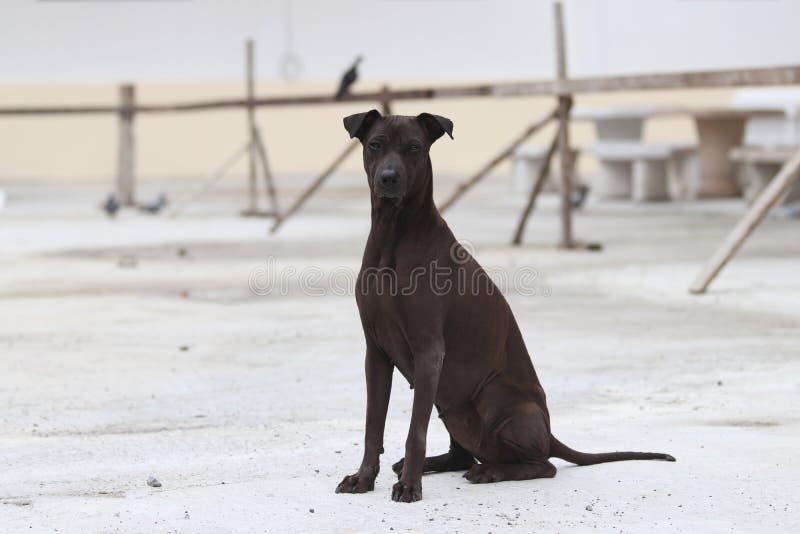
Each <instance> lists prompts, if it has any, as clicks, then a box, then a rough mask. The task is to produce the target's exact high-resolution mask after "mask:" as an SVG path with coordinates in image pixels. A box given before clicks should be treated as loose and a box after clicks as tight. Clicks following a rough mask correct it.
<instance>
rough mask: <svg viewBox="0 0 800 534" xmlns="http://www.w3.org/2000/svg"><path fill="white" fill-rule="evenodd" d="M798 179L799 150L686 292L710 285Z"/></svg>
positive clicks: (701, 291)
mask: <svg viewBox="0 0 800 534" xmlns="http://www.w3.org/2000/svg"><path fill="white" fill-rule="evenodd" d="M798 180H800V150H798V151H797V152H795V154H794V155H793V156H792V157H791V159H790V160H789V161H787V162H786V163H785V164H784V165H783V167H781V170H780V171H778V174H777V175H776V176H775V178H773V179H772V181H771V182H770V183H769V185H767V187H766V188H764V191H762V192H761V194H760V195H759V196H758V198H757V199H756V201H755V203H754V204H753V205H752V206H751V207H750V210H749V211H748V212H747V213H746V214H745V216H744V217H742V219H741V220H740V221H739V222H738V223H737V224H736V226H735V227H734V228H733V230H731V232H730V234H728V237H726V238H725V241H723V242H722V244H721V245H720V246H719V248H718V249H717V250H716V252H714V255H713V256H712V257H711V259H710V260H709V261H708V263H707V264H706V266H705V267H704V268H703V270H702V271H701V272H700V274H699V275H698V276H697V278H696V279H695V280H694V282H693V283H692V285H691V287H690V288H689V291H690V292H691V293H694V294H700V293H705V291H706V289H708V286H709V284H711V282H712V281H713V280H714V278H715V277H716V276H717V275H718V274H719V272H720V271H721V270H722V268H723V267H725V264H727V263H728V261H730V259H731V258H733V256H734V255H735V254H736V252H737V251H738V250H739V248H740V247H741V246H742V245H743V244H744V242H745V240H746V239H747V238H748V237H749V236H750V234H752V233H753V231H754V230H755V229H756V227H757V226H758V225H759V224H760V223H761V221H762V220H764V217H766V215H767V213H769V210H770V209H772V207H773V206H774V205H775V204H777V203H778V201H779V200H780V199H781V197H782V196H783V195H784V194H785V193H786V192H787V191H788V190H789V188H790V187H792V185H793V184H794V183H795V182H796V181H798Z"/></svg>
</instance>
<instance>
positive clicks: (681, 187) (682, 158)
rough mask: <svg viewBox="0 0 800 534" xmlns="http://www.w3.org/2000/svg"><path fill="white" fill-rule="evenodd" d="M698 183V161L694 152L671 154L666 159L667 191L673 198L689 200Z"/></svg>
mask: <svg viewBox="0 0 800 534" xmlns="http://www.w3.org/2000/svg"><path fill="white" fill-rule="evenodd" d="M699 183H700V162H699V160H698V158H697V154H695V153H694V152H682V153H677V154H673V155H672V157H670V158H669V160H667V192H668V194H669V198H671V199H673V200H689V199H690V197H689V195H690V192H691V191H697V189H698V187H699V185H698V184H699Z"/></svg>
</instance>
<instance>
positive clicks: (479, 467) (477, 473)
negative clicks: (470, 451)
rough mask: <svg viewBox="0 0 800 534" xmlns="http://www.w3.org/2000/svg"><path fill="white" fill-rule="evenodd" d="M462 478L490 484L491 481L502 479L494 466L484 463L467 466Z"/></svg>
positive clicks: (475, 482)
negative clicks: (467, 469)
mask: <svg viewBox="0 0 800 534" xmlns="http://www.w3.org/2000/svg"><path fill="white" fill-rule="evenodd" d="M464 478H466V479H467V480H469V481H470V482H472V483H473V484H490V483H492V482H500V481H501V480H502V478H501V477H500V476H499V474H498V473H497V472H496V470H495V469H494V467H492V466H491V465H486V464H475V465H473V466H472V467H470V468H469V471H467V472H466V473H464Z"/></svg>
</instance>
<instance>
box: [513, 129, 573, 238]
mask: <svg viewBox="0 0 800 534" xmlns="http://www.w3.org/2000/svg"><path fill="white" fill-rule="evenodd" d="M560 134H561V128H559V129H558V131H556V133H555V135H553V140H552V141H551V142H550V147H549V148H548V149H547V154H546V155H545V157H544V160H543V161H542V166H541V167H539V173H538V175H537V176H536V181H535V182H534V183H533V188H532V189H531V194H530V196H529V197H528V204H527V205H526V206H525V209H524V210H523V211H522V216H521V217H520V219H519V223H518V224H517V231H516V232H515V233H514V239H513V240H512V242H511V243H512V244H513V245H519V244H521V243H522V235H523V234H524V233H525V225H526V224H527V223H528V218H529V217H530V215H531V212H533V207H534V206H535V205H536V197H538V196H539V193H541V191H542V188H543V187H544V183H545V182H546V181H547V176H548V175H549V174H550V162H551V161H552V159H553V154H555V153H556V149H557V148H558V144H559V140H560Z"/></svg>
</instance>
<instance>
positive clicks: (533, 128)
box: [439, 110, 557, 213]
mask: <svg viewBox="0 0 800 534" xmlns="http://www.w3.org/2000/svg"><path fill="white" fill-rule="evenodd" d="M556 114H557V110H553V111H551V112H549V113H547V114H546V115H544V116H543V117H541V118H539V120H537V121H536V122H534V123H533V124H531V125H530V126H528V127H527V128H526V129H525V131H523V132H522V133H521V134H520V135H518V136H517V137H516V138H514V140H513V141H512V142H511V143H510V144H509V145H508V146H507V147H505V148H504V149H503V150H502V151H501V152H500V153H499V154H497V155H496V156H495V157H493V158H492V159H491V160H489V162H488V163H486V164H485V165H484V166H483V167H481V168H480V170H478V172H476V173H475V174H473V175H472V176H471V177H470V178H469V179H468V180H466V181H465V182H462V183H461V184H459V185H458V186H457V187H456V190H455V191H454V192H453V194H452V195H450V197H449V198H448V199H447V200H445V201H444V202H443V203H442V205H441V206H439V211H440V212H442V213H444V212H445V211H446V210H447V209H448V208H450V207H451V206H452V205H453V204H455V203H456V201H458V199H460V198H461V197H462V196H463V195H464V194H465V193H466V192H467V191H469V190H470V189H472V188H473V187H474V186H475V185H476V184H477V183H478V182H480V181H481V180H483V179H484V178H485V177H486V175H487V174H489V172H490V171H491V170H492V169H494V168H495V167H497V166H498V165H499V164H500V163H502V162H503V161H505V160H506V159H507V158H509V157H510V156H511V155H512V154H513V153H514V151H515V150H516V149H517V148H518V147H519V146H520V145H521V144H522V143H524V142H525V141H526V140H527V139H528V138H529V137H530V136H532V135H533V134H535V133H536V132H538V131H539V130H541V129H542V127H544V126H545V125H546V124H547V123H548V122H550V121H551V120H553V119H554V118H555V117H556Z"/></svg>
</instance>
